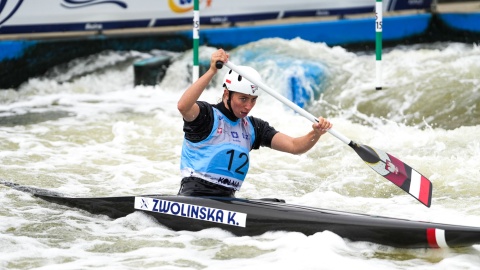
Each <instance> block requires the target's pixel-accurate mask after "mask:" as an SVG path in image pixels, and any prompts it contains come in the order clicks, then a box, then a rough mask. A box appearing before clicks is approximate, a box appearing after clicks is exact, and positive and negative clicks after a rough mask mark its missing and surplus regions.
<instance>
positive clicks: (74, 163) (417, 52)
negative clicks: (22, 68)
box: [0, 39, 480, 269]
mask: <svg viewBox="0 0 480 270" xmlns="http://www.w3.org/2000/svg"><path fill="white" fill-rule="evenodd" d="M214 50H215V49H214V48H209V47H202V48H201V58H202V59H203V61H205V59H207V61H208V58H209V56H210V54H211V53H212V52H213V51H214ZM156 53H158V52H151V53H148V54H146V53H138V52H103V53H101V54H98V55H94V56H89V57H86V58H81V59H77V60H75V61H73V62H71V63H68V64H66V65H65V66H64V67H67V72H65V73H62V72H59V70H61V69H60V68H57V69H52V70H51V71H49V73H48V74H47V76H45V77H42V78H36V79H31V80H30V81H29V82H27V83H25V84H24V85H22V86H21V87H20V88H19V89H18V91H12V90H5V91H0V118H1V119H2V121H0V149H1V151H0V166H1V167H0V168H1V170H0V178H1V179H5V180H9V181H13V182H16V183H19V184H23V185H31V186H35V187H40V188H46V189H49V190H54V191H58V192H62V193H65V194H69V195H74V196H110V195H112V196H116V195H134V194H135V195H138V194H147V193H149V194H151V193H164V194H176V192H177V190H178V186H179V182H180V176H179V157H180V152H181V143H182V138H183V133H182V121H181V117H180V115H179V113H178V112H177V109H176V102H177V100H178V98H179V97H180V95H181V94H182V92H183V90H184V89H186V88H187V87H188V76H189V74H188V64H189V62H190V61H191V52H186V53H185V54H182V55H176V58H175V59H176V60H175V62H174V63H173V64H172V65H171V66H170V68H169V70H168V71H167V75H166V77H165V79H164V80H163V81H162V83H161V84H160V85H158V86H156V87H151V86H138V87H133V68H132V65H131V63H132V62H133V61H134V60H136V59H142V58H145V57H148V56H152V55H155V54H156ZM230 53H231V59H232V61H233V62H235V63H236V64H247V65H252V66H254V67H255V68H257V69H259V71H260V73H261V74H262V76H263V78H264V81H265V82H266V83H267V84H268V85H269V86H271V87H272V88H274V89H278V91H279V92H280V93H282V94H284V93H287V91H288V89H287V84H286V83H285V74H284V73H283V71H284V70H283V69H282V68H284V66H282V65H277V64H276V61H280V62H282V63H285V62H286V61H290V60H291V59H296V60H297V61H300V64H301V61H302V60H304V61H309V62H312V61H313V62H315V61H316V62H318V63H319V64H320V65H322V66H324V67H326V73H325V74H326V75H327V78H326V79H325V81H324V82H323V83H324V85H322V87H323V89H324V93H323V94H322V95H321V96H320V98H319V99H318V100H315V101H314V102H312V103H311V104H310V105H309V106H307V107H306V109H307V110H309V111H310V112H312V113H313V114H315V115H323V116H326V117H328V118H329V119H330V120H331V121H332V122H333V123H334V127H335V129H336V130H338V131H339V132H341V133H342V134H344V135H346V136H347V137H349V138H351V139H353V140H355V141H358V142H361V143H364V144H367V145H371V146H373V147H376V148H379V149H382V150H385V151H387V152H388V153H390V154H393V155H394V156H396V157H398V158H399V159H401V160H402V161H404V162H406V163H407V164H409V165H411V166H412V167H413V168H415V169H417V170H418V171H420V172H421V173H422V174H424V175H425V176H427V177H428V178H429V179H430V180H431V181H432V183H433V186H434V191H433V202H432V207H431V208H426V207H424V206H423V205H421V204H419V203H418V202H417V201H416V200H415V199H414V198H412V197H411V196H409V195H408V194H405V193H404V192H402V191H401V190H400V189H399V188H398V187H396V186H394V185H392V184H391V183H390V182H389V181H387V180H385V179H384V178H383V177H381V176H379V175H377V174H376V173H375V172H373V171H372V170H371V169H370V168H369V167H368V166H366V165H365V164H364V163H363V161H362V160H361V159H360V158H359V157H358V156H357V155H356V153H355V152H354V151H352V150H351V149H350V147H348V146H346V145H345V144H344V143H342V142H341V141H339V140H338V139H336V138H335V137H333V136H330V135H325V136H324V137H323V138H322V139H321V142H320V143H318V144H317V145H316V146H315V147H314V148H313V149H312V150H311V151H309V152H308V153H307V154H304V155H299V156H294V155H288V154H284V153H280V152H277V151H273V150H270V149H261V150H260V151H253V152H252V156H251V160H252V164H251V169H250V173H249V175H248V177H247V180H246V182H245V184H244V185H243V187H242V190H241V191H240V192H239V193H238V194H237V196H239V197H247V198H259V197H277V198H283V199H286V200H287V202H289V203H294V204H301V205H308V206H314V207H321V208H326V209H338V210H346V211H353V212H360V213H368V214H373V215H384V216H393V217H399V218H407V219H415V220H425V221H435V222H442V223H454V224H464V225H473V226H478V224H480V206H479V205H480V201H479V194H480V185H479V181H480V180H479V178H478V176H479V174H480V171H479V166H478V164H480V141H479V140H478V134H480V125H479V123H478V121H479V119H480V117H479V108H480V107H479V106H480V105H479V100H480V97H479V96H478V95H480V94H479V92H480V91H479V85H480V83H479V80H480V78H479V75H478V74H480V66H479V65H480V64H479V63H480V59H479V58H480V51H479V49H478V47H477V46H471V45H465V44H430V45H428V46H410V47H398V48H393V49H390V50H388V51H387V52H386V53H385V54H384V68H385V69H384V79H385V83H386V84H387V85H388V87H387V89H386V90H382V91H375V90H373V83H372V82H373V81H374V79H375V78H374V77H373V76H374V73H375V72H374V56H372V55H371V54H368V53H352V52H347V51H345V50H344V49H342V48H340V47H334V48H330V47H328V46H325V45H324V44H320V43H311V42H307V41H304V40H300V39H295V40H291V41H286V40H280V39H267V40H262V41H259V42H255V43H252V44H248V45H246V46H243V47H240V48H238V49H236V50H233V51H231V52H230ZM296 64H298V63H296ZM223 72H225V70H222V71H221V72H220V73H219V74H218V75H217V79H215V80H214V81H213V82H212V84H211V85H210V88H209V89H208V90H207V91H205V92H204V94H203V95H202V97H201V99H202V100H206V101H208V102H211V103H216V102H217V101H218V100H219V98H220V96H221V90H220V88H221V82H220V80H218V78H219V77H220V78H221V77H222V75H223ZM52 112H55V113H52ZM251 114H252V115H254V116H257V117H261V118H263V119H264V120H266V121H268V122H270V123H271V124H272V125H273V126H275V127H276V128H277V129H278V130H280V131H282V132H285V133H287V134H289V135H292V136H297V135H303V134H304V133H306V132H307V131H308V130H309V129H310V128H311V123H310V122H309V121H308V120H306V119H304V118H303V117H302V116H299V115H297V114H295V113H293V112H292V111H291V110H290V109H288V108H286V107H285V106H284V105H282V104H281V103H280V102H278V101H276V100H275V99H273V98H272V97H270V96H268V95H267V94H265V93H263V94H262V95H261V97H260V98H259V101H258V103H257V105H256V107H255V108H254V110H253V111H252V113H251ZM21 117H23V118H21ZM0 203H1V204H2V208H1V209H0V231H1V233H0V243H2V244H1V245H0V253H1V254H2V256H1V257H0V268H5V269H98V268H101V269H138V268H151V269H224V268H226V267H228V268H229V269H246V268H257V269H258V268H262V267H268V268H269V269H270V268H279V269H286V268H292V267H293V268H295V269H298V268H300V269H347V268H348V269H350V268H355V269H458V268H462V269H475V267H478V265H480V256H478V255H479V249H480V247H479V246H474V247H473V248H468V249H451V250H402V249H395V248H390V247H384V246H379V245H376V244H371V243H352V242H350V241H348V240H345V239H342V238H340V237H338V236H337V235H335V234H332V233H330V232H322V233H317V234H315V235H313V236H308V237H307V236H305V235H302V234H298V233H285V232H271V233H267V234H264V235H261V236H256V237H234V236H233V235H231V234H229V233H227V232H224V231H221V230H218V229H210V230H205V231H201V232H174V231H171V230H169V229H168V228H164V227H162V226H161V225H159V224H157V223H156V222H154V221H153V220H152V219H151V218H149V217H148V216H146V215H144V214H141V213H135V214H132V215H129V216H127V217H124V218H120V219H117V220H111V219H108V218H106V217H104V216H95V215H91V214H89V213H87V212H84V211H81V210H76V209H70V208H68V207H64V206H59V205H55V204H51V203H48V202H45V201H42V200H39V199H37V198H33V197H31V196H30V195H28V194H24V193H22V192H19V191H16V190H12V189H9V188H6V187H0Z"/></svg>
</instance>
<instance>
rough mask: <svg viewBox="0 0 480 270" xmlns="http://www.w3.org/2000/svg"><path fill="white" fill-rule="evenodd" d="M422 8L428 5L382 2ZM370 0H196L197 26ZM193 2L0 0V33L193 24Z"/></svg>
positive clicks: (348, 9) (368, 4)
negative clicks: (197, 6) (198, 21)
mask: <svg viewBox="0 0 480 270" xmlns="http://www.w3.org/2000/svg"><path fill="white" fill-rule="evenodd" d="M385 2H386V5H384V6H385V7H387V8H390V9H392V10H393V9H395V8H396V6H398V7H401V8H402V9H405V8H411V9H422V8H426V7H429V6H430V2H431V0H425V1H424V0H414V1H413V0H387V1H385ZM374 6H375V1H374V0H262V1H258V0H242V1H232V0H201V1H200V14H201V16H200V23H201V24H222V23H235V22H242V21H251V20H265V19H279V18H287V17H294V16H331V15H342V14H355V13H369V12H372V14H373V13H374ZM192 20H193V0H160V1H159V0H41V1H38V0H37V1H34V0H0V34H14V33H38V32H63V31H91V30H95V31H101V30H110V29H122V28H147V27H159V26H175V25H188V24H192Z"/></svg>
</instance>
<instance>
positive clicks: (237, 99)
mask: <svg viewBox="0 0 480 270" xmlns="http://www.w3.org/2000/svg"><path fill="white" fill-rule="evenodd" d="M228 92H229V91H228V90H225V92H224V97H226V98H224V101H225V104H226V103H227V102H226V100H228V94H229V93H228ZM257 98H258V97H257V96H252V95H247V94H243V93H237V92H233V94H232V97H231V100H230V105H232V111H233V113H234V114H235V116H236V117H237V118H244V117H246V116H247V115H248V114H249V113H250V111H251V110H252V109H253V106H255V103H256V102H257ZM226 106H227V108H228V104H226Z"/></svg>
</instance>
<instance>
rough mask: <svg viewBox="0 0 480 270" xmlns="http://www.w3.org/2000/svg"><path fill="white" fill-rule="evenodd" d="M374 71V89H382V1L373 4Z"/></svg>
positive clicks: (377, 0)
mask: <svg viewBox="0 0 480 270" xmlns="http://www.w3.org/2000/svg"><path fill="white" fill-rule="evenodd" d="M375 14H376V16H375V17H376V18H375V55H376V57H375V58H376V61H375V69H376V80H375V89H376V90H381V89H382V20H383V4H382V0H376V2H375Z"/></svg>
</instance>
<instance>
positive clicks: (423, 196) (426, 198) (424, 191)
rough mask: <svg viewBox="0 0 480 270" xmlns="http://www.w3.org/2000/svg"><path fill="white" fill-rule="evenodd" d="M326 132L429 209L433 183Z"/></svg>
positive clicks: (392, 159)
mask: <svg viewBox="0 0 480 270" xmlns="http://www.w3.org/2000/svg"><path fill="white" fill-rule="evenodd" d="M223 65H226V66H227V67H229V68H230V69H232V70H233V71H235V72H237V73H238V74H240V75H242V76H243V77H245V78H247V79H248V80H249V81H250V82H252V83H254V84H255V85H257V86H258V87H259V88H261V89H262V90H264V91H265V92H267V93H268V94H270V95H271V96H273V97H274V98H276V99H278V100H279V101H280V102H282V103H283V104H285V105H287V106H289V107H290V108H292V109H293V110H294V111H296V112H297V113H299V114H301V115H302V116H304V117H305V118H307V119H308V120H310V121H312V122H314V123H317V122H318V119H317V117H315V116H313V115H312V114H310V113H308V112H307V111H305V110H304V109H302V108H300V107H299V106H298V105H297V104H295V103H293V102H292V101H290V100H288V99H287V98H285V97H283V96H282V95H280V94H278V93H277V92H275V91H274V90H273V89H271V88H270V87H268V86H267V85H265V84H264V83H263V82H261V81H258V80H256V79H255V78H251V77H249V76H248V75H246V74H244V73H243V72H242V71H241V70H240V69H239V68H238V67H237V66H236V65H235V64H234V63H232V62H231V61H228V62H227V63H222V62H220V61H218V62H217V63H216V66H217V68H218V69H221V68H222V67H223ZM328 132H329V133H330V134H332V135H333V136H335V137H336V138H337V139H339V140H341V141H342V142H344V143H346V144H348V145H349V146H350V147H351V148H353V150H355V152H356V153H357V154H358V155H359V156H360V158H361V159H362V160H363V161H365V163H367V165H368V166H370V167H371V168H372V169H373V170H374V171H376V172H377V173H379V174H380V175H381V176H383V177H385V178H386V179H388V180H389V181H390V182H392V183H394V184H395V185H397V186H398V187H400V188H401V189H402V190H404V191H405V192H407V193H408V194H410V195H412V196H413V197H414V198H415V199H417V200H418V201H420V202H421V203H422V204H424V205H425V206H427V207H430V204H431V200H432V183H431V182H430V180H428V179H427V178H426V177H425V176H423V175H421V174H420V173H419V172H417V171H416V170H414V169H412V167H410V166H408V165H407V164H405V163H404V162H402V161H401V160H399V159H397V158H395V157H394V156H392V155H390V154H388V153H386V152H384V151H382V150H379V149H375V148H373V147H370V146H368V145H362V144H358V143H356V142H354V141H352V140H350V139H349V138H347V137H345V136H344V135H342V134H341V133H339V132H338V131H336V130H334V129H330V130H328Z"/></svg>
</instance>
